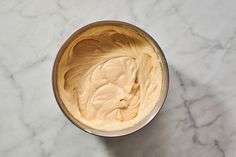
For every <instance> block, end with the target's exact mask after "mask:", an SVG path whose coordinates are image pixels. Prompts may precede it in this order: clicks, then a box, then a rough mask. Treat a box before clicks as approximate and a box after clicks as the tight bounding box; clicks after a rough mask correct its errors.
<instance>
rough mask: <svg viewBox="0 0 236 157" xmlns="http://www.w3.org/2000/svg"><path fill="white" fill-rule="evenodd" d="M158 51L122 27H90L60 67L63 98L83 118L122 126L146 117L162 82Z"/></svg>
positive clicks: (93, 124)
mask: <svg viewBox="0 0 236 157" xmlns="http://www.w3.org/2000/svg"><path fill="white" fill-rule="evenodd" d="M157 53H158V52H157V50H156V49H155V48H154V47H153V46H152V44H151V43H150V42H149V41H148V40H146V39H145V38H144V37H143V36H142V35H141V34H139V33H138V32H136V31H134V30H131V29H128V28H125V27H121V26H109V25H108V26H100V27H98V28H96V29H95V28H90V29H88V30H86V31H84V32H83V33H82V34H80V35H78V36H77V37H75V38H74V39H73V40H72V41H71V42H70V43H69V44H68V46H67V48H66V49H65V52H64V53H63V55H62V57H61V59H60V61H59V67H58V69H59V70H58V87H59V93H60V97H61V99H62V100H63V102H64V104H65V106H66V108H67V109H68V111H69V112H70V113H71V114H72V115H73V116H74V117H75V118H76V119H77V120H78V121H80V122H82V123H83V124H85V125H88V126H90V127H92V128H95V129H99V130H121V129H125V128H128V127H132V126H133V125H135V124H137V123H138V122H140V121H141V120H143V119H144V118H145V117H146V116H147V115H148V113H150V112H151V110H152V109H153V107H154V106H155V105H156V103H157V101H158V98H159V95H160V91H161V87H162V66H161V61H160V59H159V57H158V55H157Z"/></svg>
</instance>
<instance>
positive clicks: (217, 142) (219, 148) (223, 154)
mask: <svg viewBox="0 0 236 157" xmlns="http://www.w3.org/2000/svg"><path fill="white" fill-rule="evenodd" d="M214 145H215V147H216V148H217V150H218V151H219V152H220V153H221V154H222V157H225V152H224V150H223V149H222V148H221V146H220V144H219V141H218V140H215V141H214Z"/></svg>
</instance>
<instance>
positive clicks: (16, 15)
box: [0, 0, 236, 157]
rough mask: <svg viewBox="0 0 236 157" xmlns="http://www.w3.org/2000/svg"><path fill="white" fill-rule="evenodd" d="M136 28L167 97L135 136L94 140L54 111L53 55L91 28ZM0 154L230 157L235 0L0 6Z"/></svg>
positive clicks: (6, 1)
mask: <svg viewBox="0 0 236 157" xmlns="http://www.w3.org/2000/svg"><path fill="white" fill-rule="evenodd" d="M100 20H121V21H125V22H129V23H132V24H135V25H137V26H139V27H140V28H143V29H144V30H145V31H147V32H148V33H149V34H150V35H151V36H153V37H154V38H155V39H156V41H157V42H158V43H159V44H160V46H161V47H162V49H163V51H164V53H165V55H166V58H167V60H168V63H169V68H170V77H171V82H170V89H169V94H168V97H167V100H166V102H165V105H164V107H163V108H162V110H161V112H160V113H159V114H158V115H157V116H156V118H155V119H154V120H153V121H152V122H151V123H150V124H149V125H147V126H146V127H144V128H143V129H142V130H140V131H138V132H136V133H133V134H131V135H128V136H124V137H118V138H101V137H96V136H93V135H90V134H87V133H85V132H83V131H81V130H80V129H78V128H76V127H75V126H74V125H73V124H72V123H71V122H70V121H69V120H67V119H66V118H65V116H64V115H63V113H62V112H61V110H60V109H59V107H58V105H57V103H56V101H55V98H54V95H53V90H52V83H51V75H52V66H53V62H54V58H55V56H56V54H57V51H58V49H59V48H60V46H61V45H62V44H63V42H64V41H65V40H66V39H67V38H68V37H69V35H70V34H71V33H73V32H74V31H75V30H77V29H79V28H80V27H82V26H84V25H86V24H89V23H91V22H95V21H100ZM0 101H1V103H0V156H1V157H12V156H14V157H15V156H18V157H25V156H30V157H42V156H48V157H63V156H68V157H78V156H79V157H90V156H91V157H95V156H96V157H125V156H129V157H154V156H155V157H156V156H159V157H172V156H179V157H200V156H203V157H235V156H236V104H235V103H236V1H235V0H227V1H223V0H207V1H204V0H201V1H200V0H175V1H174V0H149V1H143V0H138V1H134V0H130V1H128V0H127V1H125V0H123V1H122V0H112V1H108V0H100V1H95V0H87V1H78V0H50V1H48V0H1V1H0Z"/></svg>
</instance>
